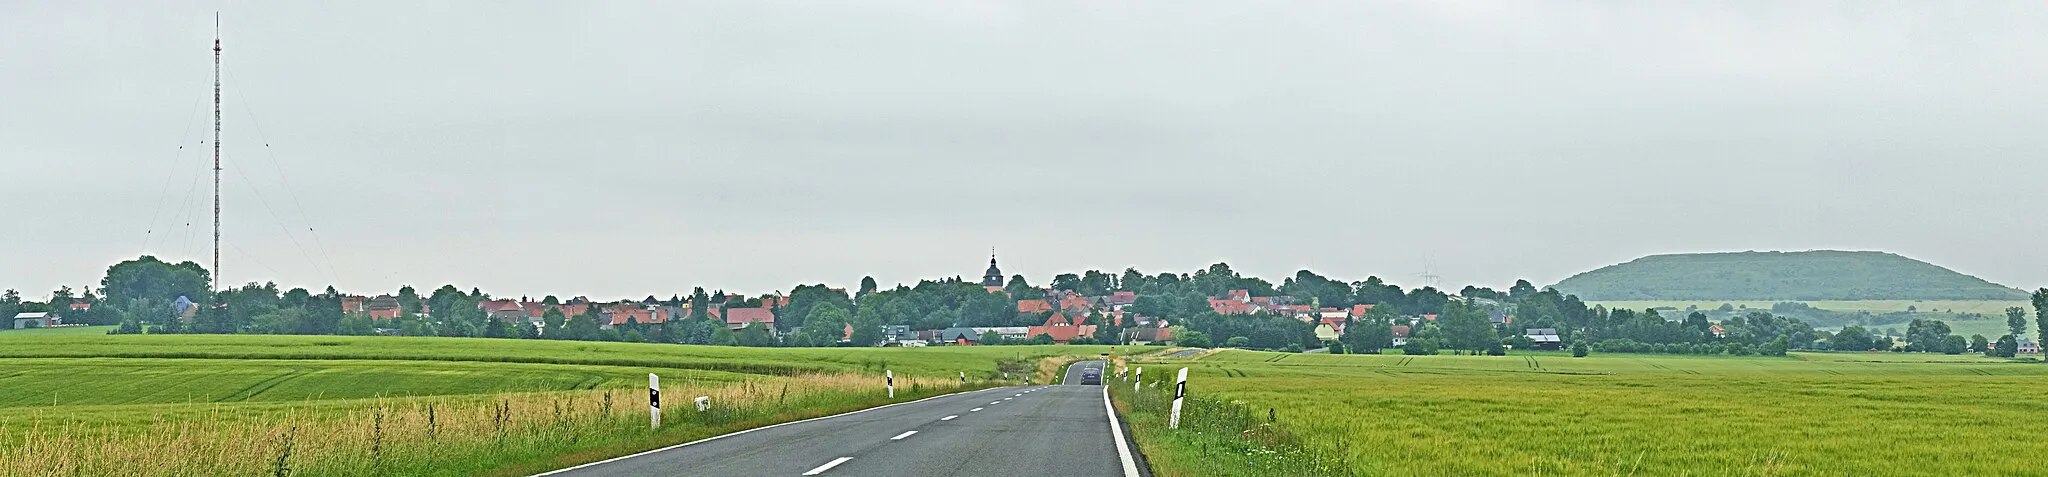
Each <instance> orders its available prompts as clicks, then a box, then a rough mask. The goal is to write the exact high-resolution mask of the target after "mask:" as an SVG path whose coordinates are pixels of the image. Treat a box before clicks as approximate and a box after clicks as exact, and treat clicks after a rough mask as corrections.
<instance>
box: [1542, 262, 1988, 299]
mask: <svg viewBox="0 0 2048 477" xmlns="http://www.w3.org/2000/svg"><path fill="white" fill-rule="evenodd" d="M1553 286H1554V287H1556V288H1557V290H1558V291H1560V292H1564V293H1567V294H1573V295H1578V296H1579V298H1580V299H1584V300H1588V301H1614V300H1807V301H1813V300H2025V299H2027V294H2026V292H2023V291H2020V290H2018V289H2014V288H2011V287H2007V286H2004V285H1999V284H1996V283H1991V282H1989V281H1985V280H1984V279H1981V278H1977V277H1973V276H1969V275H1964V274H1961V273H1957V272H1956V271H1954V270H1949V269H1946V268H1942V267H1939V266H1936V265H1934V264H1930V263H1927V262H1922V261H1919V260H1914V259H1910V258H1906V257H1902V256H1898V255H1894V254H1890V253H1885V252H1845V251H1834V250H1817V251H1810V252H1728V253H1696V254H1673V255H1651V256H1648V257H1643V258H1639V259H1635V260H1633V261H1630V262H1628V263H1623V264H1619V265H1612V266H1607V267H1603V268H1600V269H1598V270H1593V271H1590V272H1585V273H1580V274H1578V275H1574V276H1572V277H1571V278H1567V279H1565V280H1564V281H1562V282H1558V284H1557V285H1553Z"/></svg>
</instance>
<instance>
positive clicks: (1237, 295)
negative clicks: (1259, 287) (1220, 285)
mask: <svg viewBox="0 0 2048 477" xmlns="http://www.w3.org/2000/svg"><path fill="white" fill-rule="evenodd" d="M1223 297H1224V299H1226V300H1231V301H1236V302H1240V303H1251V302H1252V292H1251V290H1231V291H1227V292H1223Z"/></svg>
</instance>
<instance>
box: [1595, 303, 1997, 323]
mask: <svg viewBox="0 0 2048 477" xmlns="http://www.w3.org/2000/svg"><path fill="white" fill-rule="evenodd" d="M1782 301H1798V302H1801V303H1805V304H1807V305H1808V306H1812V307H1814V308H1819V309H1823V310H1828V311H1868V312H1871V313H1888V312H1894V311H1906V308H1907V307H1912V308H1913V309H1915V310H1918V311H1923V312H1934V311H1944V312H1946V311H1951V310H1953V311H1954V312H1956V313H1980V314H1984V315H1994V316H1997V317H1998V319H1999V320H2004V319H2005V318H2004V316H2005V309H2006V308H2008V307H2014V306H2017V307H2021V308H2028V307H2030V306H2032V305H2031V304H2029V303H2028V302H2027V301H2026V300H2011V301H2005V300H1852V301H1828V300H1822V301H1802V300H1782ZM1724 303H1725V304H1728V305H1731V306H1738V307H1745V306H1746V307H1749V309H1753V310H1766V311H1768V310H1770V309H1771V305H1773V304H1777V303H1778V302H1776V301H1740V300H1735V301H1727V300H1720V301H1716V300H1694V301H1683V300H1680V301H1589V302H1586V304H1587V305H1588V306H1591V305H1600V306H1605V307H1607V308H1608V309H1628V310H1643V309H1649V308H1674V309H1679V310H1683V309H1685V308H1686V307H1688V306H1692V307H1698V308H1699V309H1702V310H1712V309H1715V308H1720V307H1721V305H1722V304H1724ZM2028 309H2029V310H2032V308H2028Z"/></svg>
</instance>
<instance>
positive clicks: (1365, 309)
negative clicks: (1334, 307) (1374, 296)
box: [1351, 305, 1373, 318]
mask: <svg viewBox="0 0 2048 477" xmlns="http://www.w3.org/2000/svg"><path fill="white" fill-rule="evenodd" d="M1372 307H1373V305H1351V317H1352V318H1364V317H1365V314H1366V313H1371V312H1372Z"/></svg>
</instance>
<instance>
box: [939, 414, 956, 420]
mask: <svg viewBox="0 0 2048 477" xmlns="http://www.w3.org/2000/svg"><path fill="white" fill-rule="evenodd" d="M956 417H960V416H958V415H953V416H946V417H941V418H939V420H941V421H951V420H953V418H956Z"/></svg>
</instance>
